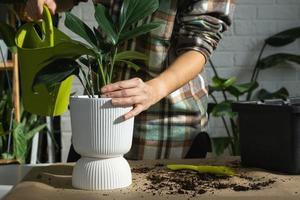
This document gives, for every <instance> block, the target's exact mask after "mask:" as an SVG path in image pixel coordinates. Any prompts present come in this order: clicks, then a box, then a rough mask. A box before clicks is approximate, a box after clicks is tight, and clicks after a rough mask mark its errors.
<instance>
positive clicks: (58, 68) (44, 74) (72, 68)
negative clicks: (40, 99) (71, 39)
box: [32, 58, 80, 91]
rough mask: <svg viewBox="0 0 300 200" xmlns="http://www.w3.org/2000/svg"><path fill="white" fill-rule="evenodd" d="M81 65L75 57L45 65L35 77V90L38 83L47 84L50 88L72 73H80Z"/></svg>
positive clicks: (33, 85) (33, 86) (33, 84)
mask: <svg viewBox="0 0 300 200" xmlns="http://www.w3.org/2000/svg"><path fill="white" fill-rule="evenodd" d="M79 71H80V70H79V66H78V63H77V62H76V61H74V60H73V59H68V58H62V59H57V60H54V61H53V62H51V63H49V64H47V65H46V66H45V67H43V68H42V69H41V70H40V71H39V72H38V73H37V74H36V76H35V77H34V80H33V83H32V89H33V91H35V90H34V88H35V87H37V86H38V85H41V84H43V85H45V86H46V87H47V88H48V89H50V88H51V87H53V86H55V85H57V84H59V83H61V82H62V81H64V80H65V79H67V78H68V77H70V76H72V75H76V76H78V75H79Z"/></svg>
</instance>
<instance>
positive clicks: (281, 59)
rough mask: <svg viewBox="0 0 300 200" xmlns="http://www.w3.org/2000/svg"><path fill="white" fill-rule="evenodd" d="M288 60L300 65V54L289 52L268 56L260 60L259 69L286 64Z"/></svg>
mask: <svg viewBox="0 0 300 200" xmlns="http://www.w3.org/2000/svg"><path fill="white" fill-rule="evenodd" d="M287 62H293V63H296V64H299V65H300V55H294V54H288V53H277V54H273V55H270V56H267V57H265V58H263V59H261V60H260V62H259V64H258V68H259V69H268V68H271V67H275V66H278V65H280V64H285V63H287Z"/></svg>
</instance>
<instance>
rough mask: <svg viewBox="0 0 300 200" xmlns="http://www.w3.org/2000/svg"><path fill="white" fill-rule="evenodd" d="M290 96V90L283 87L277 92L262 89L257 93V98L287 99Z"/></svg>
mask: <svg viewBox="0 0 300 200" xmlns="http://www.w3.org/2000/svg"><path fill="white" fill-rule="evenodd" d="M288 97H289V92H288V90H287V89H286V88H284V87H282V88H280V89H279V90H277V91H275V92H269V91H267V90H266V89H261V90H259V91H258V93H257V98H258V99H260V100H266V99H287V98H288Z"/></svg>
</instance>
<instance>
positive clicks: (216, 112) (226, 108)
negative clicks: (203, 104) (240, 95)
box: [211, 101, 236, 117]
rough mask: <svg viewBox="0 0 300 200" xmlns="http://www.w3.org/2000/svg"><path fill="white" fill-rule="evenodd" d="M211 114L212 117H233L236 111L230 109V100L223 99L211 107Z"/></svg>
mask: <svg viewBox="0 0 300 200" xmlns="http://www.w3.org/2000/svg"><path fill="white" fill-rule="evenodd" d="M211 114H212V115H213V116H214V117H224V116H229V117H235V116H236V113H235V112H233V111H232V102H231V101H223V102H221V103H218V104H216V105H215V106H214V108H213V109H212V112H211Z"/></svg>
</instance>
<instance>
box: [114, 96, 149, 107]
mask: <svg viewBox="0 0 300 200" xmlns="http://www.w3.org/2000/svg"><path fill="white" fill-rule="evenodd" d="M144 100H145V98H144V97H143V96H134V97H128V98H114V99H112V100H111V103H112V105H114V106H120V107H127V106H134V105H136V104H142V103H143V102H144Z"/></svg>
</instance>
